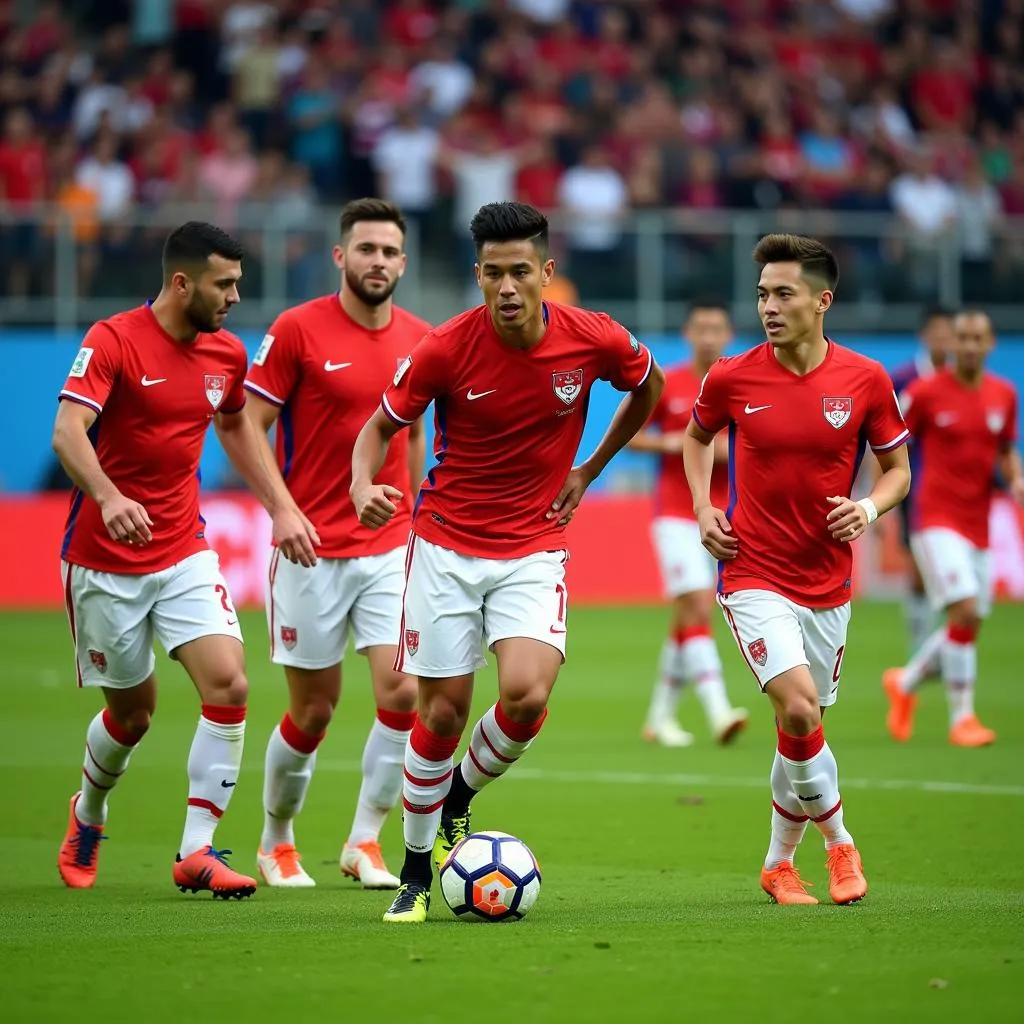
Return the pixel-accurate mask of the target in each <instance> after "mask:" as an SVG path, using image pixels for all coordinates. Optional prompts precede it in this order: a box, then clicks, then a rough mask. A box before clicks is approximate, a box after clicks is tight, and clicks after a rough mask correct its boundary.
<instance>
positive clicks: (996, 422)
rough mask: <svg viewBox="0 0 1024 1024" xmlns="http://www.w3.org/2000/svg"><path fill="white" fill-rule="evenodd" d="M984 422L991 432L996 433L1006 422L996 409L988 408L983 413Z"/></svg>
mask: <svg viewBox="0 0 1024 1024" xmlns="http://www.w3.org/2000/svg"><path fill="white" fill-rule="evenodd" d="M985 422H986V423H987V424H988V429H989V430H991V431H992V433H993V434H998V433H1000V432H1001V431H1002V429H1003V427H1004V426H1005V424H1006V417H1005V416H1004V415H1003V414H1002V412H1000V411H999V410H998V409H989V411H988V412H987V413H986V414H985Z"/></svg>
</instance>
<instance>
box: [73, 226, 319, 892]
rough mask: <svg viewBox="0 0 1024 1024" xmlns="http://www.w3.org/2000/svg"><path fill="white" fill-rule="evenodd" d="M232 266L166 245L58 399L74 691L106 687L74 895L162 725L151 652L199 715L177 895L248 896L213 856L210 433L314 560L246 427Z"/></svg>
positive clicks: (224, 687)
mask: <svg viewBox="0 0 1024 1024" xmlns="http://www.w3.org/2000/svg"><path fill="white" fill-rule="evenodd" d="M241 261H242V248H241V246H240V245H239V244H238V243H237V242H236V241H235V240H234V239H233V238H231V237H230V236H229V235H227V234H225V233H224V232H223V231H221V230H220V229H219V228H217V227H215V226H213V225H212V224H204V223H200V222H196V221H191V222H189V223H187V224H183V225H182V226H181V227H179V228H177V229H176V230H174V231H172V232H171V234H170V235H169V236H168V238H167V241H166V243H165V245H164V251H163V287H162V288H161V289H160V294H159V295H158V296H157V297H156V298H155V299H154V300H153V301H152V302H148V303H146V304H145V305H143V306H140V307H138V308H137V309H133V310H129V311H128V312H126V313H119V314H117V315H116V316H112V317H110V318H109V319H107V320H101V321H99V322H98V323H96V324H94V325H93V326H92V327H91V328H90V330H89V332H88V333H87V334H86V336H85V340H84V342H83V344H82V348H81V349H80V350H79V353H78V356H77V358H76V359H75V361H74V364H73V365H72V367H71V371H70V373H69V375H68V379H67V382H66V383H65V385H64V388H63V389H62V390H61V393H60V406H59V408H58V410H57V421H56V425H55V426H54V433H53V447H54V450H55V451H56V452H57V455H58V456H59V458H60V461H61V463H62V465H63V466H64V468H65V470H67V473H68V475H69V476H70V477H71V479H72V480H73V481H74V484H75V488H74V490H73V491H72V495H71V510H70V513H69V515H68V521H67V529H66V531H65V534H64V542H63V545H62V547H61V567H62V573H63V578H64V593H65V596H66V599H67V609H68V618H69V621H70V624H71V635H72V639H73V641H74V644H75V654H76V661H77V667H78V682H79V685H80V686H98V687H102V689H103V695H104V698H105V700H106V707H105V708H104V710H103V711H102V712H101V713H100V714H98V715H96V717H95V718H94V719H93V720H92V722H91V724H90V725H89V729H88V733H87V735H86V747H85V763H84V766H83V768H82V788H81V790H80V792H78V793H76V794H75V795H74V796H73V797H72V798H71V806H70V818H69V823H68V830H67V834H66V836H65V838H64V842H63V844H62V845H61V848H60V854H59V858H58V866H59V869H60V874H61V877H62V878H63V879H64V882H65V883H66V884H67V885H68V886H71V887H72V888H76V889H83V888H90V887H91V886H92V885H93V884H94V883H95V880H96V872H97V866H98V858H99V846H100V842H101V840H103V839H105V838H106V836H105V835H104V825H105V823H106V818H107V797H108V795H109V793H110V790H111V789H113V788H114V786H115V785H116V784H117V782H118V780H119V779H120V777H121V776H122V775H123V774H124V772H125V770H126V769H127V767H128V762H129V759H130V758H131V755H132V753H133V751H134V750H135V748H136V746H137V745H138V743H139V741H140V740H141V739H142V737H143V736H144V735H145V733H146V731H147V730H148V729H149V725H150V719H151V717H152V715H153V711H154V709H155V707H156V694H157V684H156V676H155V675H154V672H153V669H154V665H155V659H154V656H153V639H154V637H156V638H157V639H158V640H159V641H160V643H161V645H162V646H163V647H164V649H165V650H166V651H167V652H168V653H169V654H170V656H171V657H172V658H174V659H175V660H176V661H178V662H180V663H181V665H182V666H183V667H184V668H185V671H186V672H187V673H188V674H189V676H190V677H191V679H192V682H193V683H194V684H195V687H196V689H197V690H198V691H199V696H200V699H201V701H202V713H201V716H200V719H199V726H198V728H197V730H196V734H195V739H194V740H193V742H192V749H191V751H190V753H189V757H188V779H189V788H188V805H187V809H186V815H185V831H184V835H183V837H182V841H181V846H180V848H179V850H178V858H177V861H176V863H175V864H174V870H173V877H174V882H175V884H176V885H177V886H178V887H179V888H180V889H181V890H182V891H185V890H187V889H191V890H192V891H193V892H196V891H199V890H206V891H212V892H213V894H214V896H221V897H223V898H225V899H227V898H229V897H236V898H238V899H241V898H242V897H244V896H250V895H252V893H253V891H254V890H255V888H256V882H255V881H254V880H253V879H252V878H249V877H247V876H245V875H240V874H238V873H237V872H235V871H233V870H232V869H231V868H230V867H229V866H228V864H227V861H226V859H225V856H224V855H225V854H226V853H230V852H231V851H230V850H223V851H218V850H216V849H214V847H213V838H214V830H215V829H216V827H217V822H218V821H219V820H220V818H221V816H222V815H223V814H224V811H225V810H226V809H227V805H228V801H229V800H230V798H231V794H232V793H233V792H234V787H235V784H236V782H237V781H238V770H239V767H240V766H241V763H242V744H243V739H244V735H245V712H246V699H247V694H248V683H247V681H246V677H245V658H244V653H243V649H242V634H241V632H240V630H239V626H238V615H237V613H236V612H235V609H234V606H233V605H232V603H231V596H230V593H229V592H228V587H227V583H226V582H225V580H224V577H223V576H222V575H221V572H220V568H219V563H218V560H217V555H216V553H215V552H214V551H212V550H211V549H210V547H209V545H208V544H207V542H206V533H205V524H204V521H203V518H202V516H201V514H200V512H199V458H200V455H201V453H202V447H203V440H204V438H205V436H206V432H207V428H208V427H209V425H210V422H211V421H213V424H214V428H215V429H216V431H217V436H218V438H219V439H220V442H221V444H222V445H223V447H224V450H225V451H226V452H227V454H228V456H229V457H230V459H231V461H232V462H233V463H234V465H235V467H236V469H237V470H238V471H239V473H240V474H241V475H242V477H243V478H244V479H245V480H246V482H247V483H248V484H249V485H250V486H251V487H252V489H253V491H254V492H255V493H256V496H257V497H258V498H259V499H260V502H261V503H262V504H263V506H264V507H265V508H266V509H267V511H268V512H269V513H270V514H271V516H272V517H273V530H274V538H275V540H276V541H277V543H278V546H279V547H280V549H281V551H282V552H283V553H284V554H285V556H286V557H287V558H289V559H293V560H296V561H308V560H310V559H312V558H314V557H315V555H314V551H313V533H312V531H311V529H310V526H309V523H308V522H307V521H306V520H305V518H304V517H303V516H302V514H301V513H300V512H299V511H298V509H297V508H296V507H295V504H294V502H292V500H291V498H290V497H289V495H288V493H287V491H286V490H285V489H284V488H283V487H281V486H280V483H279V481H277V480H275V478H274V476H273V475H272V474H271V472H270V471H269V467H268V466H267V464H266V463H265V461H264V460H263V457H262V451H261V448H260V446H259V444H258V439H257V437H256V434H255V432H254V431H253V429H252V426H251V424H250V422H249V420H248V419H247V418H246V417H245V415H244V414H243V412H242V407H243V406H244V404H245V392H244V391H243V390H242V383H243V381H244V380H245V368H246V362H247V358H246V353H245V348H244V346H243V345H242V343H241V341H240V340H239V339H238V338H236V337H235V336H234V335H233V334H230V333H228V332H227V331H225V330H223V329H222V324H223V323H224V318H225V317H226V316H227V315H228V312H229V311H230V309H231V307H232V306H233V305H235V303H237V302H238V301H239V298H238V281H239V279H240V278H241V276H242V266H241Z"/></svg>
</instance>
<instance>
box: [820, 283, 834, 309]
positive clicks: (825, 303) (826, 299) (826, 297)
mask: <svg viewBox="0 0 1024 1024" xmlns="http://www.w3.org/2000/svg"><path fill="white" fill-rule="evenodd" d="M831 305H832V292H830V291H829V290H828V289H827V288H826V289H825V290H824V291H823V292H822V293H821V294H820V295H819V296H818V312H819V313H827V312H828V309H829V307H830V306H831Z"/></svg>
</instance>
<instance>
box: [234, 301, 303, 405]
mask: <svg viewBox="0 0 1024 1024" xmlns="http://www.w3.org/2000/svg"><path fill="white" fill-rule="evenodd" d="M298 334H299V331H298V327H297V326H296V324H295V318H294V317H291V316H279V317H278V318H277V319H276V320H275V321H274V322H273V323H272V324H271V325H270V330H269V331H268V332H267V333H266V334H265V335H264V337H263V341H262V342H261V343H260V347H259V348H258V349H257V350H256V355H254V356H253V358H252V366H250V367H249V373H248V376H247V377H246V380H245V386H246V387H247V388H248V389H249V390H250V391H252V392H253V393H254V394H257V395H259V396H260V397H261V398H265V399H266V400H267V401H268V402H273V403H274V405H284V404H285V402H287V401H288V399H289V398H290V397H291V394H292V391H293V390H294V389H295V385H296V384H297V383H298V380H299V372H300V360H299V355H298V353H299V344H298V343H299V338H298Z"/></svg>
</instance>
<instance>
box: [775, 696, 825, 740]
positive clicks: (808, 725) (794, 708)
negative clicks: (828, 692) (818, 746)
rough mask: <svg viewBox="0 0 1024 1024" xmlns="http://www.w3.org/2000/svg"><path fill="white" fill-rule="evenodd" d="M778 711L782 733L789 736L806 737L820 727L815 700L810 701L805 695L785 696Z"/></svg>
mask: <svg viewBox="0 0 1024 1024" xmlns="http://www.w3.org/2000/svg"><path fill="white" fill-rule="evenodd" d="M780 710H781V715H780V717H781V719H782V729H783V732H787V733H789V735H790V736H806V735H808V733H812V732H814V730H815V729H817V728H818V726H819V725H821V708H820V706H819V705H818V701H817V698H814V699H811V698H810V696H809V695H807V694H804V693H791V694H787V696H786V699H785V700H784V702H783V704H782V708H781V709H780Z"/></svg>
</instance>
